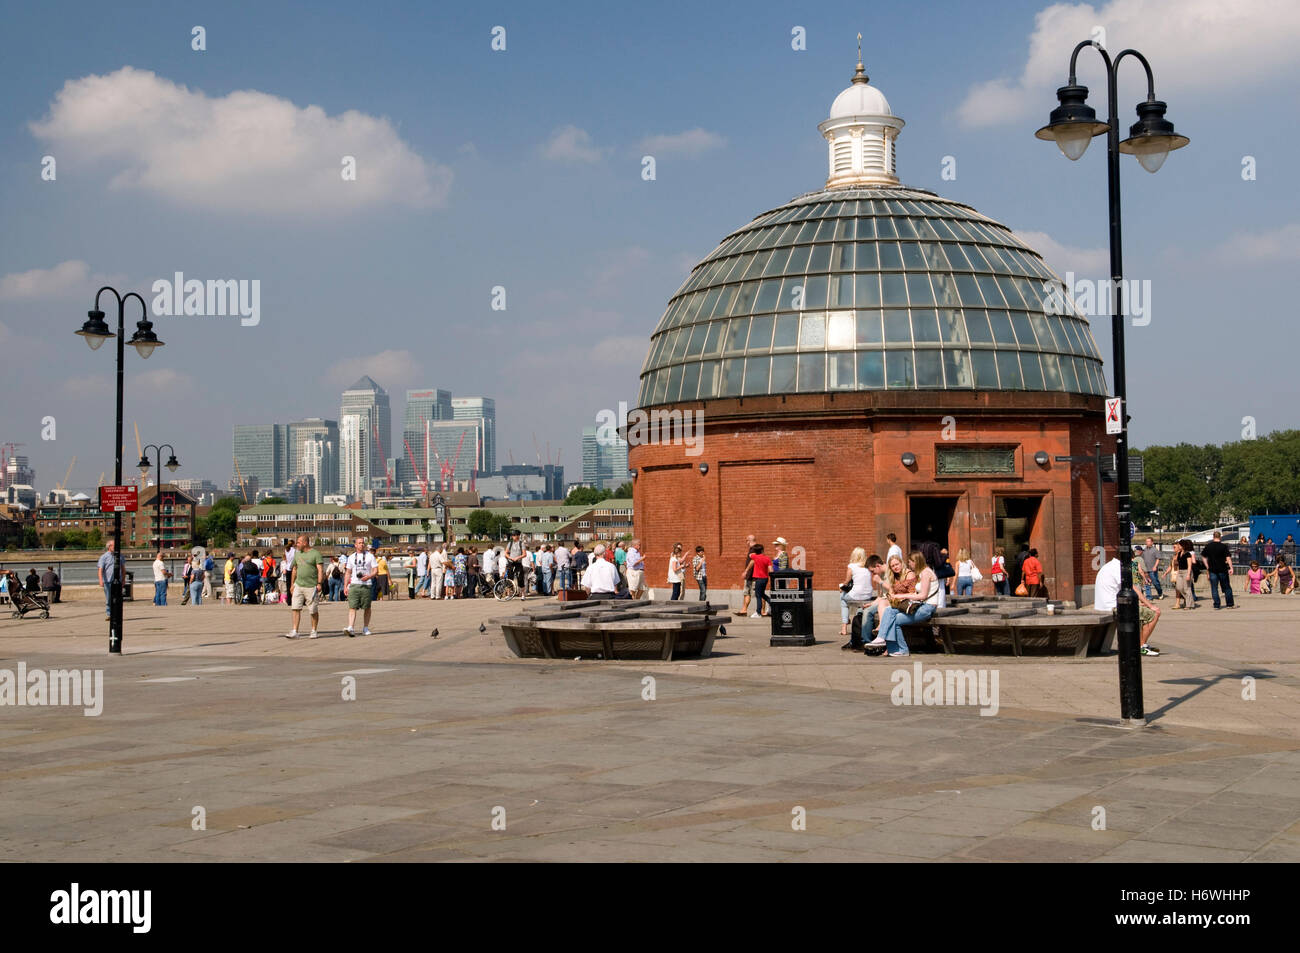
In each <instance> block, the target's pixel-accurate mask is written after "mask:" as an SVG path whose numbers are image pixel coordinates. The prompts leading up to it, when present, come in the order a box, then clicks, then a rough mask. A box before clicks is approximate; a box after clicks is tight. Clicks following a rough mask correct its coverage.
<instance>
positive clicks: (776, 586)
mask: <svg viewBox="0 0 1300 953" xmlns="http://www.w3.org/2000/svg"><path fill="white" fill-rule="evenodd" d="M767 597H768V599H769V600H770V601H771V605H770V606H769V607H768V609H769V611H770V612H771V614H772V640H771V642H769V643H768V644H769V645H813V644H814V643H815V642H816V641H817V640H816V639H815V638H813V574H812V573H811V572H809V571H808V570H805V569H774V570H773V571H772V578H771V579H769V580H768V590H767Z"/></svg>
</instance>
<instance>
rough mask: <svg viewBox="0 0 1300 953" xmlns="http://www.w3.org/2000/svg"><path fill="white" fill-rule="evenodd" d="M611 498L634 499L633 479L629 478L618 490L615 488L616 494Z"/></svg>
mask: <svg viewBox="0 0 1300 953" xmlns="http://www.w3.org/2000/svg"><path fill="white" fill-rule="evenodd" d="M611 499H615V500H630V499H632V481H631V480H629V481H628V482H626V483H624V484H623V485H622V486H620V487H619V488H618V489H617V490H615V491H614V495H613V496H612V497H611Z"/></svg>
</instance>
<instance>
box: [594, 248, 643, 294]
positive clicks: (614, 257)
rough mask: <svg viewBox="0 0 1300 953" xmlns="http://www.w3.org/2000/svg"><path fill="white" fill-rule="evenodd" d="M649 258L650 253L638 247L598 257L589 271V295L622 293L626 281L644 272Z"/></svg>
mask: <svg viewBox="0 0 1300 953" xmlns="http://www.w3.org/2000/svg"><path fill="white" fill-rule="evenodd" d="M651 257H652V256H651V254H650V252H648V251H646V249H644V248H642V247H641V246H639V245H630V246H628V247H627V248H620V249H618V250H616V251H611V252H606V253H604V254H601V255H599V256H598V259H597V261H596V263H595V267H594V268H593V269H592V271H591V288H590V293H591V294H593V295H597V296H604V295H608V294H616V293H618V292H620V291H623V290H624V287H625V285H626V284H627V282H628V279H630V278H632V277H633V276H635V275H637V274H638V273H644V272H645V269H646V267H647V266H648V265H649V263H650V260H651Z"/></svg>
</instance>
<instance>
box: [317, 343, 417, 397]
mask: <svg viewBox="0 0 1300 953" xmlns="http://www.w3.org/2000/svg"><path fill="white" fill-rule="evenodd" d="M419 372H420V366H419V365H418V364H417V363H416V361H415V358H413V357H412V356H411V354H410V352H409V351H380V352H379V353H378V354H371V355H368V356H365V357H350V358H348V359H347V360H343V361H339V362H338V363H337V364H335V365H333V366H332V367H331V368H330V369H329V371H328V373H327V375H326V376H327V377H328V378H329V381H330V383H331V384H335V385H337V386H339V387H347V386H348V385H350V384H353V383H355V382H356V381H357V379H358V378H360V377H361V376H362V375H365V374H369V375H370V376H371V377H373V378H374V379H375V383H377V384H378V385H379V386H380V387H382V388H383V389H384V390H386V391H388V392H389V393H390V394H391V393H393V392H394V391H395V390H400V389H401V387H400V385H402V384H406V383H409V382H410V381H412V380H414V379H415V377H416V375H417V374H418V373H419Z"/></svg>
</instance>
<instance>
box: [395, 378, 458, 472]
mask: <svg viewBox="0 0 1300 953" xmlns="http://www.w3.org/2000/svg"><path fill="white" fill-rule="evenodd" d="M451 419H452V399H451V391H449V390H439V389H438V388H434V387H426V388H423V389H421V390H408V391H407V392H406V412H405V413H404V415H403V417H402V440H403V443H402V445H401V446H399V447H395V448H392V449H391V451H390V453H391V454H392V456H395V457H397V458H398V464H397V480H398V481H399V482H400V483H402V484H403V485H405V484H408V483H415V482H416V481H418V480H420V479H421V478H422V477H427V476H428V472H429V469H428V468H429V465H428V462H427V458H430V457H432V456H433V454H431V453H429V452H428V451H427V447H426V445H425V424H427V423H432V422H433V421H435V420H451ZM408 447H409V448H410V449H409V450H408V449H407V448H408Z"/></svg>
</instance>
